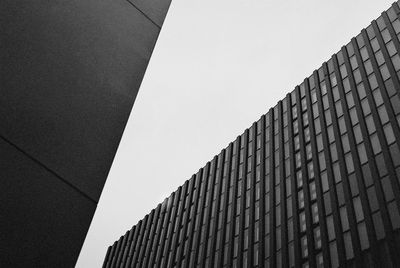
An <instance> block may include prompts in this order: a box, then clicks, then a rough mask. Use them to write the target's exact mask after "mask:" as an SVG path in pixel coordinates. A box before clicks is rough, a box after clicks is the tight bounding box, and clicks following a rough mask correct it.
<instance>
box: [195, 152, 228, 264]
mask: <svg viewBox="0 0 400 268" xmlns="http://www.w3.org/2000/svg"><path fill="white" fill-rule="evenodd" d="M224 153H225V151H224V150H223V151H222V152H221V153H220V155H219V156H218V157H215V158H214V160H213V161H214V165H213V169H212V172H211V182H210V183H211V185H210V189H209V190H208V191H209V193H208V197H207V203H206V208H207V210H206V211H205V225H204V229H203V232H202V238H201V240H202V242H201V243H203V249H202V250H201V252H202V254H201V256H200V260H199V262H200V267H211V263H210V260H211V254H213V253H211V251H210V249H211V242H212V240H211V239H210V237H209V234H210V229H213V226H214V225H216V224H215V222H216V219H217V218H216V217H213V216H215V209H216V206H215V205H216V202H215V201H214V197H215V198H216V199H218V198H219V196H216V194H215V192H216V190H217V188H216V187H215V185H216V184H217V183H218V178H217V177H218V176H219V175H221V174H220V171H221V170H222V167H221V166H222V165H223V161H224ZM218 185H220V184H218ZM213 214H214V215H213Z"/></svg>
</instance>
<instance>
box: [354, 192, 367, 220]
mask: <svg viewBox="0 0 400 268" xmlns="http://www.w3.org/2000/svg"><path fill="white" fill-rule="evenodd" d="M353 206H354V212H355V215H356V220H357V222H360V221H362V220H364V213H363V210H362V206H361V199H360V197H359V196H358V197H356V198H354V199H353Z"/></svg>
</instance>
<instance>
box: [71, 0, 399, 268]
mask: <svg viewBox="0 0 400 268" xmlns="http://www.w3.org/2000/svg"><path fill="white" fill-rule="evenodd" d="M393 1H394V0H379V1H376V0H335V1H332V0H286V1H278V0H274V1H271V0H202V1H195V0H173V1H172V4H171V7H170V10H169V13H168V15H167V18H166V20H165V22H164V26H163V28H162V31H161V34H160V37H159V39H158V42H157V45H156V47H155V50H154V52H153V56H152V58H151V60H150V64H149V66H148V69H147V72H146V75H145V77H144V80H143V83H142V86H141V88H140V91H139V94H138V96H137V99H136V102H135V104H134V107H133V110H132V113H131V116H130V118H129V121H128V124H127V127H126V129H125V132H124V135H123V138H122V140H121V143H120V146H119V149H118V152H117V154H116V157H115V160H114V163H113V166H112V168H111V171H110V174H109V176H108V179H107V183H106V185H105V187H104V190H103V193H102V196H101V198H100V202H99V204H98V207H97V211H96V213H95V216H94V218H93V221H92V224H91V227H90V229H89V233H88V235H87V237H86V240H85V243H84V246H83V248H82V251H81V254H80V257H79V260H78V263H77V267H82V268H83V267H85V268H86V267H101V265H102V263H103V260H104V257H105V253H106V250H107V248H108V246H109V245H111V244H112V243H114V241H115V240H117V239H119V237H120V236H121V235H123V234H125V232H126V231H127V230H129V229H130V228H131V227H132V226H133V225H135V224H136V223H137V222H138V221H139V220H140V219H142V218H144V216H145V215H146V214H147V213H149V212H150V211H151V209H153V208H155V207H156V206H157V204H158V203H160V202H162V201H163V200H164V199H165V198H166V197H168V196H169V195H170V193H172V192H173V191H175V190H176V189H177V187H179V186H180V185H182V184H183V183H184V181H185V180H187V179H189V178H190V177H191V175H192V174H194V173H196V172H197V171H198V169H199V168H201V167H203V166H204V165H205V164H206V162H207V161H209V160H211V159H212V158H213V156H214V155H216V154H218V153H219V152H220V151H221V149H223V148H225V147H226V146H227V145H228V143H229V142H231V141H233V140H234V139H235V138H236V137H237V136H238V135H239V134H241V133H242V132H243V131H244V130H245V129H246V128H247V127H249V126H251V124H252V122H254V121H256V120H258V119H259V117H260V116H261V115H262V114H264V113H266V112H267V111H268V109H269V108H270V107H272V106H274V105H275V104H276V103H277V102H278V100H280V99H282V98H284V97H285V95H286V93H288V92H290V91H292V90H293V89H294V87H295V86H296V85H297V84H300V83H301V82H302V81H303V79H304V78H305V77H307V76H309V75H310V74H311V73H312V71H313V70H314V69H317V68H318V67H319V66H321V64H322V62H323V61H326V60H328V59H329V58H330V56H331V55H332V54H334V53H336V52H337V51H339V49H340V48H341V46H342V45H345V44H347V43H348V42H349V41H350V38H351V37H353V36H355V35H357V34H358V33H359V32H360V30H361V29H362V28H364V27H366V26H367V25H368V24H369V23H370V21H371V20H372V19H375V18H377V17H378V16H379V15H380V13H381V12H382V11H383V10H386V9H387V8H389V6H390V4H391V3H392V2H393Z"/></svg>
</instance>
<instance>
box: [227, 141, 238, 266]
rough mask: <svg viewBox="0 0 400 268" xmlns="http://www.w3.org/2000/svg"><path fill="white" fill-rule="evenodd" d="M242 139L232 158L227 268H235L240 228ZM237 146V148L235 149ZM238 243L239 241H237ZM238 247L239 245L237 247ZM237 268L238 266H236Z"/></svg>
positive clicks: (235, 143) (235, 144)
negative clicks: (237, 215) (238, 217)
mask: <svg viewBox="0 0 400 268" xmlns="http://www.w3.org/2000/svg"><path fill="white" fill-rule="evenodd" d="M240 141H241V138H240V136H239V137H237V139H236V141H235V142H234V149H233V150H234V152H235V154H236V156H235V157H233V158H232V166H234V173H233V178H232V175H231V181H232V183H233V188H232V209H231V212H232V213H231V217H230V224H228V231H229V237H228V239H227V240H228V241H229V242H228V251H227V258H228V260H227V261H228V265H227V267H233V257H234V253H235V240H236V239H235V231H236V229H237V228H238V226H236V224H235V218H236V211H237V207H238V204H237V199H238V192H239V187H238V186H239V184H238V178H239V165H240V152H241V150H240V147H241V144H240ZM235 146H236V148H235ZM236 242H237V241H236ZM236 247H237V245H236ZM236 267H237V265H236Z"/></svg>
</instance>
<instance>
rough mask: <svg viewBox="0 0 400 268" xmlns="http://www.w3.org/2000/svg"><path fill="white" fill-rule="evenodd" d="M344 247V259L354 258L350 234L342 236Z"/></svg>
mask: <svg viewBox="0 0 400 268" xmlns="http://www.w3.org/2000/svg"><path fill="white" fill-rule="evenodd" d="M344 246H345V249H346V259H347V260H350V259H352V258H353V257H354V252H353V244H352V242H351V236H350V232H347V233H345V234H344Z"/></svg>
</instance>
